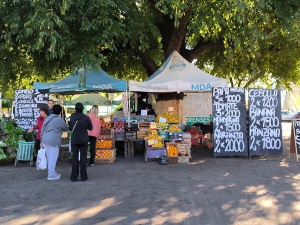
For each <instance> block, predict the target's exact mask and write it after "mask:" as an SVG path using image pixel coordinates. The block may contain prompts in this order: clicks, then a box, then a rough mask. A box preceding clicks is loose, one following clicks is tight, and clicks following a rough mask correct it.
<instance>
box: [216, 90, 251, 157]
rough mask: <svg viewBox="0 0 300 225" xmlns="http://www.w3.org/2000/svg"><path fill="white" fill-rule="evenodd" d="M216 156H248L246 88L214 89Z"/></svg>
mask: <svg viewBox="0 0 300 225" xmlns="http://www.w3.org/2000/svg"><path fill="white" fill-rule="evenodd" d="M213 131H214V155H215V156H247V157H248V138H247V121H246V105H245V89H244V88H221V87H218V88H213Z"/></svg>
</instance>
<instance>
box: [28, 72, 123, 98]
mask: <svg viewBox="0 0 300 225" xmlns="http://www.w3.org/2000/svg"><path fill="white" fill-rule="evenodd" d="M33 86H34V89H49V92H50V93H60V94H76V93H86V92H109V93H112V92H123V91H126V90H127V84H126V81H125V80H119V79H116V78H114V77H112V76H110V75H108V74H107V73H106V72H104V71H103V70H99V71H92V70H85V69H79V70H78V71H75V72H73V73H72V74H70V75H69V76H67V77H66V78H63V79H62V80H59V81H56V82H53V83H40V82H34V84H33Z"/></svg>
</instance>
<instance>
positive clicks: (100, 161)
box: [94, 158, 115, 163]
mask: <svg viewBox="0 0 300 225" xmlns="http://www.w3.org/2000/svg"><path fill="white" fill-rule="evenodd" d="M114 161H115V160H114V159H113V158H111V159H99V158H97V159H96V158H95V159H94V162H95V163H113V162H114Z"/></svg>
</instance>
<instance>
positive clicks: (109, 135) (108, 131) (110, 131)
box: [100, 129, 114, 138]
mask: <svg viewBox="0 0 300 225" xmlns="http://www.w3.org/2000/svg"><path fill="white" fill-rule="evenodd" d="M100 135H101V136H103V137H106V138H112V137H113V136H114V129H101V130H100Z"/></svg>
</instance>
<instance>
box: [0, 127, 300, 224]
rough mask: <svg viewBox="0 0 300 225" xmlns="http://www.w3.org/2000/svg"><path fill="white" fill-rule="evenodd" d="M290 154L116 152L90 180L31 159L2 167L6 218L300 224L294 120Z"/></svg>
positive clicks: (1, 218) (1, 215) (1, 220)
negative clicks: (52, 173) (155, 157)
mask: <svg viewBox="0 0 300 225" xmlns="http://www.w3.org/2000/svg"><path fill="white" fill-rule="evenodd" d="M283 133H284V144H285V151H284V157H283V158H276V157H270V158H268V160H267V161H266V160H263V159H261V158H252V159H245V158H240V157H231V158H229V157H224V158H216V159H214V158H213V151H212V150H209V149H207V148H206V147H205V146H201V147H199V148H193V149H192V157H193V158H192V159H191V162H190V163H189V164H168V165H166V166H162V165H158V164H157V163H154V162H153V163H146V162H145V161H144V160H143V153H142V152H137V154H136V157H134V158H124V157H123V156H122V155H117V159H116V161H115V162H114V163H113V164H96V165H95V166H93V167H88V176H89V180H88V181H87V182H80V181H79V182H75V183H72V182H70V179H69V177H70V173H71V164H70V163H68V162H58V164H57V171H58V172H59V173H61V174H62V178H61V179H60V180H55V181H48V180H47V179H46V177H47V172H46V171H37V170H36V169H35V168H32V167H30V166H29V163H24V164H20V165H18V167H15V166H13V165H8V166H2V167H0V178H1V183H0V204H1V208H0V224H2V225H12V224H18V225H19V224H26V225H27V224H28V225H29V224H30V225H33V224H43V225H44V224H47V225H48V224H49V225H50V224H51V225H53V224H55V225H60V224H72V225H73V224H74V225H75V224H76V225H77V224H78V225H91V224H99V225H113V224H120V225H144V224H147V225H148V224H149V225H150V224H151V225H158V224H164V225H167V224H180V225H202V224H204V225H226V224H233V225H246V224H249V225H250V224H251V225H264V224H266V225H269V224H271V225H273V224H274V225H277V224H278V225H279V224H283V225H292V224H293V225H294V224H295V225H296V224H300V197H299V196H300V172H299V171H300V164H299V163H298V162H296V160H295V157H291V158H289V154H288V146H289V136H290V123H285V124H284V125H283Z"/></svg>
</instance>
